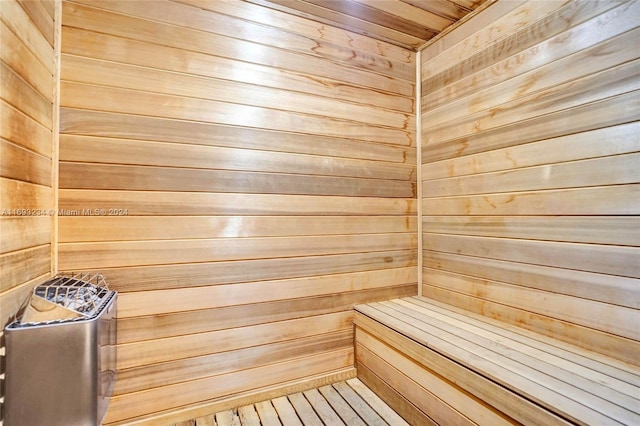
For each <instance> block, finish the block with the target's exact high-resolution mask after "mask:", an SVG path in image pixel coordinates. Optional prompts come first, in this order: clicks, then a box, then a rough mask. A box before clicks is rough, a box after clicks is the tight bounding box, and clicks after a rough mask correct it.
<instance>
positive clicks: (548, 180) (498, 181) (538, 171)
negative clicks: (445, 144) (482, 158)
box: [422, 153, 640, 197]
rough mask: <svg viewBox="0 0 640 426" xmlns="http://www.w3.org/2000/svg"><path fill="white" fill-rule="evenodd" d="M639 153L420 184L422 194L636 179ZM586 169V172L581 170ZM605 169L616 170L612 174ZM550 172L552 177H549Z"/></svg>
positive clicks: (620, 182) (520, 189) (590, 184)
mask: <svg viewBox="0 0 640 426" xmlns="http://www.w3.org/2000/svg"><path fill="white" fill-rule="evenodd" d="M638 164H640V153H635V154H625V155H614V156H610V157H603V158H595V159H590V160H580V161H571V162H568V163H559V164H546V165H542V166H535V167H528V168H524V169H515V170H508V171H500V172H491V173H486V174H479V175H471V176H462V177H455V178H446V179H437V180H433V181H427V182H425V183H424V184H423V191H422V192H423V196H424V197H445V196H458V195H474V194H488V193H497V192H502V193H504V192H524V191H534V190H547V189H561V188H580V187H593V186H605V185H623V184H632V183H639V182H640V175H639V174H638V172H637V168H638ZM585 170H589V171H590V172H589V173H584V171H585ZM609 170H616V173H615V174H612V173H611V172H609ZM551 176H552V177H551Z"/></svg>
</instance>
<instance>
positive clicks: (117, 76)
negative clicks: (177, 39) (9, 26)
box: [62, 55, 409, 126]
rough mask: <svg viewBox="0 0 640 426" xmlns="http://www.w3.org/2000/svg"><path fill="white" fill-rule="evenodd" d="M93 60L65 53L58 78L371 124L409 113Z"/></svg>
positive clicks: (400, 120)
mask: <svg viewBox="0 0 640 426" xmlns="http://www.w3.org/2000/svg"><path fill="white" fill-rule="evenodd" d="M96 62H97V61H95V60H89V59H84V58H79V57H75V56H66V55H65V57H64V58H63V64H64V67H63V68H62V79H63V80H69V81H75V82H80V83H86V84H92V85H100V86H112V87H119V88H124V89H133V90H143V91H149V92H155V93H163V94H167V95H174V96H184V97H192V98H200V99H211V100H216V101H222V102H231V103H242V104H245V105H252V106H257V107H266V108H269V107H272V106H273V99H274V98H278V99H279V100H280V101H281V102H282V103H284V104H286V105H289V108H290V109H291V110H292V111H296V112H300V113H306V114H315V115H323V116H326V117H333V118H338V119H347V120H348V119H352V118H353V117H358V118H360V119H362V120H363V121H366V122H367V123H370V124H374V125H389V126H393V125H394V124H396V125H397V124H401V123H403V122H404V121H405V120H407V119H408V117H409V114H399V113H396V112H391V111H388V110H383V109H381V108H374V107H371V106H370V105H367V104H364V102H365V101H364V100H362V101H360V104H354V103H347V102H340V101H337V100H335V99H331V98H326V97H319V96H312V95H308V94H306V93H299V92H291V91H284V90H278V89H271V88H258V87H256V86H255V85H250V84H246V83H234V82H230V81H225V80H218V79H211V78H204V77H198V76H188V75H184V74H177V73H174V72H164V71H159V70H154V69H150V68H141V67H137V66H136V67H134V66H125V65H121V64H115V63H112V62H104V61H98V62H97V63H96ZM158 81H161V82H162V84H160V85H159V84H158ZM394 109H397V107H396V108H394Z"/></svg>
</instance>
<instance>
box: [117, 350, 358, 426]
mask: <svg viewBox="0 0 640 426" xmlns="http://www.w3.org/2000/svg"><path fill="white" fill-rule="evenodd" d="M352 353H353V350H352V349H349V350H340V351H333V352H327V353H322V354H318V355H314V356H310V357H306V358H303V359H295V360H291V361H286V362H282V363H278V364H271V365H268V366H265V367H257V368H250V369H247V370H244V371H242V372H239V373H234V374H233V379H232V378H231V377H230V376H229V375H219V376H213V377H209V378H206V379H202V380H197V381H191V382H185V383H179V384H176V385H172V386H166V387H161V388H155V389H150V390H147V391H144V392H136V393H132V394H126V395H121V396H118V397H112V398H111V401H110V403H109V404H110V407H111V408H110V410H109V411H108V413H107V417H106V419H105V423H113V422H116V421H119V420H124V419H130V418H132V417H136V416H139V415H141V414H143V413H152V412H154V411H159V410H164V409H168V408H177V407H181V406H183V405H185V404H188V403H194V402H201V401H206V400H208V399H212V398H215V397H220V396H223V395H231V394H234V393H239V392H242V391H246V390H248V389H258V388H261V387H266V386H269V385H271V384H273V383H279V382H280V383H281V382H285V381H291V380H295V379H301V378H303V377H310V376H313V375H318V374H321V373H327V372H330V371H336V370H339V369H342V368H344V367H345V366H347V365H352V364H353V356H352Z"/></svg>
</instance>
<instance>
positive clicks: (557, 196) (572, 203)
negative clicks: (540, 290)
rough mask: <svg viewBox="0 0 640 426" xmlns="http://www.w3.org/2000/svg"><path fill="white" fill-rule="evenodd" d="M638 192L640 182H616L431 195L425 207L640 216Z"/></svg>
mask: <svg viewBox="0 0 640 426" xmlns="http://www.w3.org/2000/svg"><path fill="white" fill-rule="evenodd" d="M638 194H640V185H637V184H631V185H618V186H616V185H614V186H603V187H595V188H579V189H562V190H555V191H553V190H547V191H532V192H514V193H507V194H490V195H475V196H462V197H448V198H428V199H424V200H423V201H422V208H423V211H425V212H429V214H431V215H465V214H469V215H473V216H485V215H490V216H491V215H499V216H503V215H625V214H630V215H634V214H636V215H637V214H638V212H640V209H639V208H638V206H637V205H636V204H637V203H635V202H634V200H636V199H637V197H638V196H639V195H638Z"/></svg>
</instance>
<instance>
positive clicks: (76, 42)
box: [62, 26, 413, 112]
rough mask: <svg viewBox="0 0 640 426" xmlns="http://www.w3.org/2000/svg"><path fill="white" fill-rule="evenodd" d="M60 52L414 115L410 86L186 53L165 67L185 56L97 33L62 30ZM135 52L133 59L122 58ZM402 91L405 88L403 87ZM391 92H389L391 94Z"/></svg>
mask: <svg viewBox="0 0 640 426" xmlns="http://www.w3.org/2000/svg"><path fill="white" fill-rule="evenodd" d="M62 37H63V43H62V46H63V52H64V53H68V54H69V55H78V56H85V57H89V58H94V59H101V60H105V61H111V62H118V63H124V64H131V65H138V66H143V67H147V68H154V69H158V70H167V71H173V72H177V73H181V74H188V75H195V76H203V77H212V78H219V79H224V80H229V81H235V82H239V83H248V84H253V85H257V86H262V87H265V88H266V87H269V88H274V89H284V90H292V91H302V92H304V93H308V94H314V95H321V96H329V97H332V98H335V99H341V100H345V101H351V100H355V101H356V102H357V101H358V100H361V99H366V101H367V102H368V103H369V104H370V105H373V106H377V107H382V108H388V109H391V110H394V109H396V110H398V111H401V112H412V111H413V102H412V98H411V96H412V94H413V93H412V88H413V85H409V84H408V83H405V84H404V85H402V86H398V87H390V88H389V89H390V90H386V91H385V90H382V89H377V90H375V91H372V90H371V89H370V88H367V87H362V86H360V85H359V82H358V81H353V82H344V81H339V80H337V79H336V78H330V77H319V76H314V77H313V79H310V78H309V77H308V76H306V75H304V74H299V73H292V72H286V73H285V72H282V71H280V70H278V69H276V68H272V67H269V66H265V65H259V64H252V63H242V64H239V63H238V62H237V61H235V60H234V59H232V58H222V57H217V56H211V55H207V54H203V53H198V52H189V61H188V63H186V62H181V61H166V60H164V59H163V58H165V57H181V56H183V55H185V52H184V51H183V50H182V49H179V48H172V47H168V46H161V45H157V44H152V43H147V42H139V41H136V40H131V39H122V38H119V37H115V36H110V35H109V34H103V33H96V32H93V31H88V30H82V29H79V28H71V27H66V26H65V27H64V29H63V33H62ZM132 50H135V51H136V52H137V53H138V54H137V55H136V56H134V57H132V56H131V55H127V53H126V52H128V51H132ZM405 86H406V87H405ZM391 89H392V90H391Z"/></svg>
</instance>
